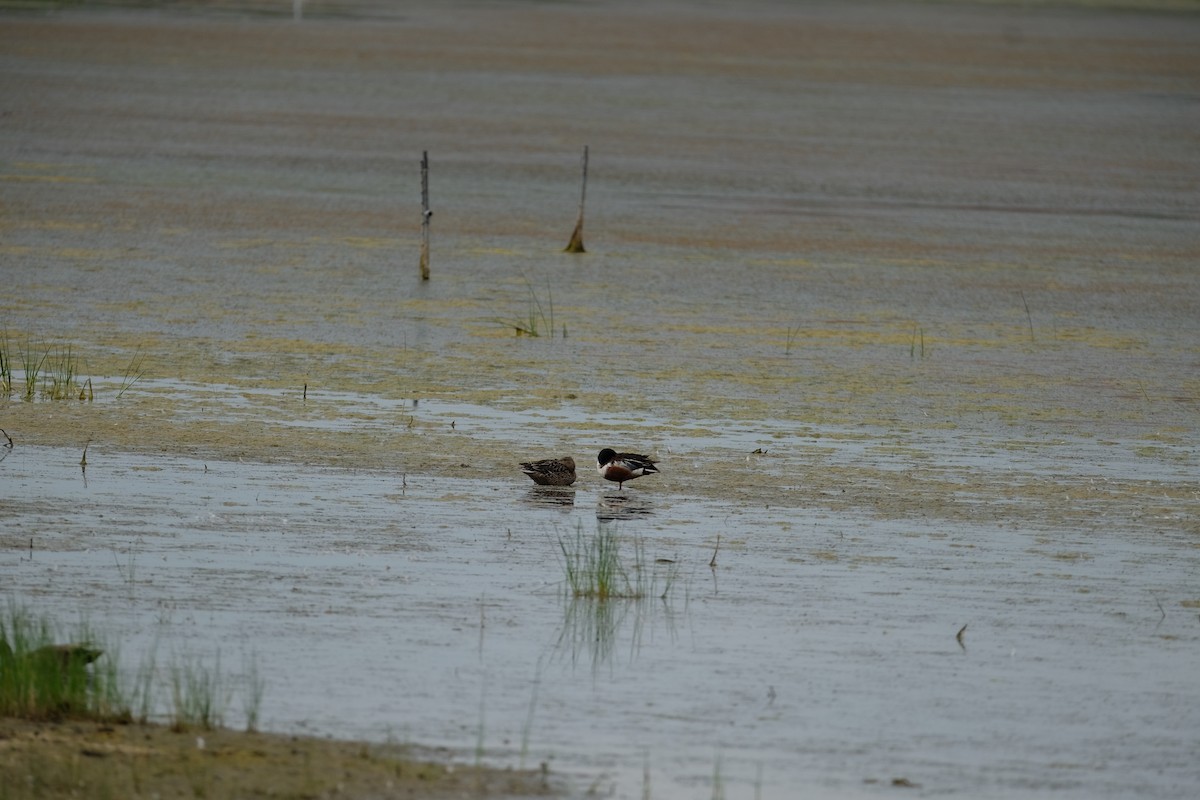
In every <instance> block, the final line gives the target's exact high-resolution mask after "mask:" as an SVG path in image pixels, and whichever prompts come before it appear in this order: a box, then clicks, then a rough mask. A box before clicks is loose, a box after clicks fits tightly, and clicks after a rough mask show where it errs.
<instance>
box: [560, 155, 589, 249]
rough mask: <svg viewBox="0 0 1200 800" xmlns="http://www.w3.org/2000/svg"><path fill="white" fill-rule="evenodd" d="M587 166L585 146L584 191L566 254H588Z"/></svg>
mask: <svg viewBox="0 0 1200 800" xmlns="http://www.w3.org/2000/svg"><path fill="white" fill-rule="evenodd" d="M587 164H588V148H587V145H586V144H585V145H584V146H583V191H582V192H580V194H579V218H578V219H576V220H575V230H574V232H572V233H571V241H569V242H567V247H566V249H565V250H564V251H563V252H564V253H586V252H587V251H586V250H584V249H583V204H584V201H586V200H587Z"/></svg>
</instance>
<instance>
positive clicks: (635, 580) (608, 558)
mask: <svg viewBox="0 0 1200 800" xmlns="http://www.w3.org/2000/svg"><path fill="white" fill-rule="evenodd" d="M558 546H559V549H560V550H561V551H562V554H563V567H564V570H565V572H566V587H567V591H568V592H569V593H570V594H571V596H572V597H582V598H593V599H596V600H609V599H626V600H639V599H643V598H646V597H652V596H656V595H657V596H660V597H663V598H666V597H667V595H668V594H670V592H671V588H672V586H673V585H674V582H675V580H676V578H677V577H678V566H677V565H676V564H675V563H674V562H673V561H672V562H669V563H667V564H666V565H665V566H666V570H665V572H664V573H663V574H662V576H661V577H662V580H663V584H662V591H661V592H659V578H660V575H659V572H658V571H657V570H655V569H654V565H653V564H651V563H649V562H648V561H647V559H646V548H645V544H644V543H643V542H642V541H641V540H637V541H635V542H634V545H633V564H632V568H627V567H626V565H625V562H624V560H623V559H622V557H621V537H620V535H619V533H618V532H617V530H616V528H615V527H612V526H608V525H600V526H598V527H597V530H596V533H595V534H593V535H591V536H585V535H584V532H583V526H582V525H579V526H577V527H576V529H575V535H574V537H569V538H568V537H562V536H560V537H559V539H558Z"/></svg>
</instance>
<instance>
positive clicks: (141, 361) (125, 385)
mask: <svg viewBox="0 0 1200 800" xmlns="http://www.w3.org/2000/svg"><path fill="white" fill-rule="evenodd" d="M145 365H146V354H145V353H143V352H142V349H141V348H140V347H139V348H138V350H137V352H136V353H134V354H133V358H132V359H131V360H130V362H129V366H127V367H125V374H124V375H123V376H122V377H121V388H119V389H118V390H117V397H118V398H120V397H121V395H123V394H125V392H127V391H129V389H130V388H131V387H132V386H133V385H134V384H135V383H137V382H138V381H140V380H141V379H142V377H143V376H144V375H145V374H146V366H145ZM304 398H305V399H306V400H307V399H308V384H307V383H306V384H304Z"/></svg>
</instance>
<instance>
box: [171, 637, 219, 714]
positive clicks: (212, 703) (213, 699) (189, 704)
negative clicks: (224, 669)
mask: <svg viewBox="0 0 1200 800" xmlns="http://www.w3.org/2000/svg"><path fill="white" fill-rule="evenodd" d="M223 690H224V678H223V676H222V675H221V653H220V651H218V652H217V658H216V664H215V665H214V667H213V668H212V669H209V668H208V667H207V666H205V665H204V664H203V663H201V662H200V661H198V660H195V659H191V658H189V659H187V660H185V661H184V662H183V664H182V665H180V664H178V663H177V664H175V666H174V667H173V668H172V669H171V727H172V728H173V729H175V730H177V731H184V730H188V729H190V728H200V729H202V730H212V729H213V728H217V727H220V725H221V722H222V720H223V719H224V708H225V704H226V701H227V700H228V699H229V698H228V697H225V696H223Z"/></svg>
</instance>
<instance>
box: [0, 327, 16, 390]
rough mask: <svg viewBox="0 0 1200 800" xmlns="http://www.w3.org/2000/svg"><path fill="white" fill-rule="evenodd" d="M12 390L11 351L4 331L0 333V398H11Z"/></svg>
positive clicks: (6, 332) (6, 333)
mask: <svg viewBox="0 0 1200 800" xmlns="http://www.w3.org/2000/svg"><path fill="white" fill-rule="evenodd" d="M12 390H13V378H12V351H11V349H10V348H9V345H8V331H4V332H3V333H0V397H11V396H12Z"/></svg>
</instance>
